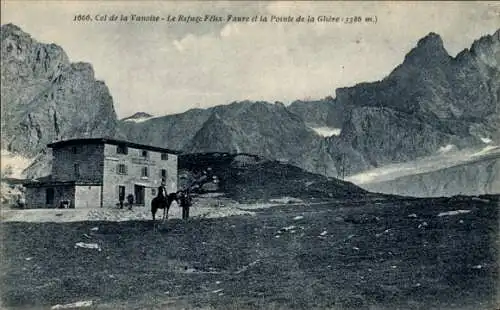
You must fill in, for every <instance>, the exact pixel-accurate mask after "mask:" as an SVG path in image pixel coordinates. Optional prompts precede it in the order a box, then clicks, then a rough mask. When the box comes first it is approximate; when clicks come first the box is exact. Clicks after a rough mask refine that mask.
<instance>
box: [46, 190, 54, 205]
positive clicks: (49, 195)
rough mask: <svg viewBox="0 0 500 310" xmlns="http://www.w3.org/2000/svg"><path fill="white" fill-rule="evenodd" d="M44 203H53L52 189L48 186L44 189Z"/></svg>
mask: <svg viewBox="0 0 500 310" xmlns="http://www.w3.org/2000/svg"><path fill="white" fill-rule="evenodd" d="M45 204H46V205H53V204H54V189H53V188H52V187H49V188H47V189H46V190H45Z"/></svg>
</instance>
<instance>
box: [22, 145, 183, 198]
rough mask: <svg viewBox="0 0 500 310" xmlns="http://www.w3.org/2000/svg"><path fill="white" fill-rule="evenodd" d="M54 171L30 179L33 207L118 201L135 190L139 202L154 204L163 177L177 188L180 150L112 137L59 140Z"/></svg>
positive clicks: (170, 188) (28, 190) (28, 189)
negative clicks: (42, 178)
mask: <svg viewBox="0 0 500 310" xmlns="http://www.w3.org/2000/svg"><path fill="white" fill-rule="evenodd" d="M48 147H50V148H52V156H53V158H52V174H51V175H50V176H49V177H48V178H46V180H44V181H30V182H28V183H25V184H24V186H25V187H26V207H27V208H55V207H58V206H60V204H61V202H63V201H66V202H68V203H69V207H71V208H96V207H114V206H116V204H117V203H119V200H120V197H121V198H124V200H125V201H126V197H127V196H128V195H130V194H132V195H134V204H135V205H149V203H150V201H151V199H152V198H153V197H154V196H156V194H157V193H156V191H157V188H158V186H160V184H161V181H162V179H164V180H165V181H166V189H167V191H168V192H174V191H177V155H178V154H179V153H180V152H178V151H173V150H169V149H165V148H160V147H154V146H149V145H142V144H137V143H132V142H127V141H120V140H114V139H106V138H85V139H72V140H64V141H57V142H54V143H51V144H49V145H48Z"/></svg>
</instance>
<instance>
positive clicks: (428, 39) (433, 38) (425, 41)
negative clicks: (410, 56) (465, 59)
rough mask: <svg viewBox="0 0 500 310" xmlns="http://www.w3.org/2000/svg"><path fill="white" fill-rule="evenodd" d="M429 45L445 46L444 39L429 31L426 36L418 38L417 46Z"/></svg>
mask: <svg viewBox="0 0 500 310" xmlns="http://www.w3.org/2000/svg"><path fill="white" fill-rule="evenodd" d="M427 45H430V46H433V47H440V48H444V45H443V39H441V36H440V35H439V34H437V33H435V32H429V34H427V35H426V36H425V37H423V38H422V39H420V40H418V43H417V47H423V46H427Z"/></svg>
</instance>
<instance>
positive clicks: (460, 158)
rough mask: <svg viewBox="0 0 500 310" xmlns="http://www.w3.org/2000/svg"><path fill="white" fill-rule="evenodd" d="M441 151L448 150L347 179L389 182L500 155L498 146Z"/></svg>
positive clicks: (367, 171) (368, 171)
mask: <svg viewBox="0 0 500 310" xmlns="http://www.w3.org/2000/svg"><path fill="white" fill-rule="evenodd" d="M441 149H443V150H446V152H441V153H437V154H436V155H432V156H427V157H423V158H419V159H417V160H413V161H408V162H405V163H397V164H389V165H385V166H383V167H379V168H374V169H370V170H365V171H363V172H360V173H358V174H354V175H351V176H349V177H347V178H346V180H347V181H349V182H352V183H354V184H356V185H362V184H367V183H377V182H383V181H389V180H394V179H397V178H399V177H404V176H408V175H415V174H419V173H427V172H431V171H436V170H439V169H444V168H449V167H453V166H456V165H459V164H463V163H467V162H470V161H475V160H478V157H480V156H491V155H496V154H500V147H499V146H497V145H488V146H486V147H483V148H481V149H479V150H478V149H472V148H471V149H462V150H457V149H456V147H454V148H451V149H450V148H449V147H448V148H446V147H443V148H441Z"/></svg>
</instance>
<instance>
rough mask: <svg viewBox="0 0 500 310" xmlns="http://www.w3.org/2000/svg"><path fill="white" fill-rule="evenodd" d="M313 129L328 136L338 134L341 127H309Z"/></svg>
mask: <svg viewBox="0 0 500 310" xmlns="http://www.w3.org/2000/svg"><path fill="white" fill-rule="evenodd" d="M310 128H311V129H312V130H314V131H315V132H316V133H317V134H318V135H320V136H322V137H325V138H328V137H331V136H339V135H340V132H341V131H342V128H334V127H326V126H325V127H310Z"/></svg>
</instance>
